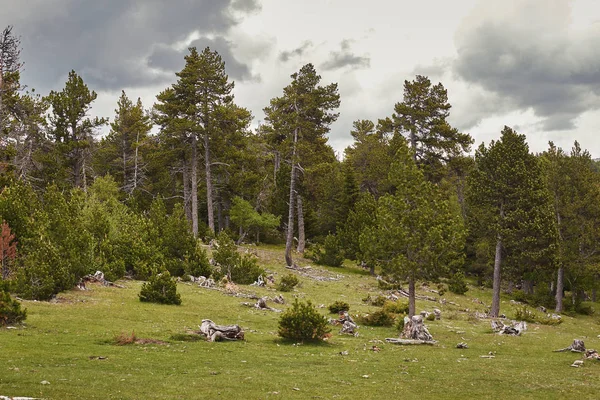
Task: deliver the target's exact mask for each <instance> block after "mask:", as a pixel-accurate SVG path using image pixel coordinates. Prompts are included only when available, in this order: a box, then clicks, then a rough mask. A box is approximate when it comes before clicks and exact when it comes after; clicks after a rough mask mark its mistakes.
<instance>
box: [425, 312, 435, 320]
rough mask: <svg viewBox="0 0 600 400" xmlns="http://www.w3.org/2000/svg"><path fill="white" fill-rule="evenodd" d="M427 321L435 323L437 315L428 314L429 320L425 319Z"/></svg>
mask: <svg viewBox="0 0 600 400" xmlns="http://www.w3.org/2000/svg"><path fill="white" fill-rule="evenodd" d="M425 319H426V320H427V321H435V314H434V313H431V314H427V318H425Z"/></svg>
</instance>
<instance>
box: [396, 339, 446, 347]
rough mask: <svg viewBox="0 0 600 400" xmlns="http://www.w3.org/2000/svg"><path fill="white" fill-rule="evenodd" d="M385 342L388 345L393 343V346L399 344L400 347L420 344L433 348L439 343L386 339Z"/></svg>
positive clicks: (433, 341)
mask: <svg viewBox="0 0 600 400" xmlns="http://www.w3.org/2000/svg"><path fill="white" fill-rule="evenodd" d="M385 341H386V342H388V343H391V344H398V345H402V346H408V345H418V344H426V345H430V346H433V345H434V344H437V342H436V341H435V340H416V339H398V338H386V339H385Z"/></svg>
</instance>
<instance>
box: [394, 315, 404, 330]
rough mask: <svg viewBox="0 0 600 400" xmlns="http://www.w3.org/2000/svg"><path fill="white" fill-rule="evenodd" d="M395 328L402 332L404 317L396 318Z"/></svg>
mask: <svg viewBox="0 0 600 400" xmlns="http://www.w3.org/2000/svg"><path fill="white" fill-rule="evenodd" d="M395 327H396V330H397V331H399V332H402V331H403V330H404V318H396V324H395Z"/></svg>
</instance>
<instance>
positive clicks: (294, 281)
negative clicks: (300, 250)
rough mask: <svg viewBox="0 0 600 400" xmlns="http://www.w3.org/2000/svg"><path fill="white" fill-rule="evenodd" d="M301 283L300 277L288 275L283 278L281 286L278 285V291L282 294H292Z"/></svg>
mask: <svg viewBox="0 0 600 400" xmlns="http://www.w3.org/2000/svg"><path fill="white" fill-rule="evenodd" d="M299 283H300V280H299V279H298V277H297V276H296V275H294V274H287V275H285V276H282V277H281V280H280V281H279V284H278V285H277V290H279V291H281V292H291V291H292V290H293V289H294V287H296V285H298V284H299Z"/></svg>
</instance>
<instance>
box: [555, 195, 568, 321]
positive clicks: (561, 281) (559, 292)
mask: <svg viewBox="0 0 600 400" xmlns="http://www.w3.org/2000/svg"><path fill="white" fill-rule="evenodd" d="M555 197H556V196H555ZM554 203H555V205H554V208H555V209H556V225H557V228H558V262H559V263H560V267H558V274H557V276H556V297H555V298H556V308H555V309H554V311H556V312H557V313H561V312H563V297H564V290H565V268H564V266H563V265H562V247H563V236H562V231H561V223H562V221H561V218H560V213H559V212H558V197H556V200H555V202H554Z"/></svg>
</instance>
